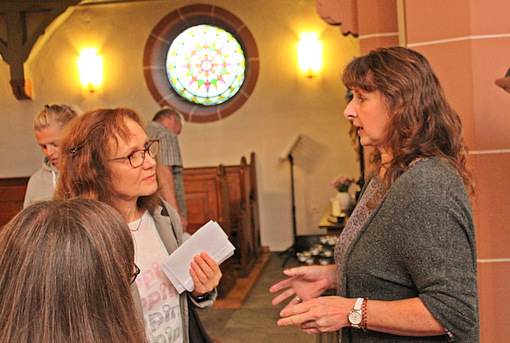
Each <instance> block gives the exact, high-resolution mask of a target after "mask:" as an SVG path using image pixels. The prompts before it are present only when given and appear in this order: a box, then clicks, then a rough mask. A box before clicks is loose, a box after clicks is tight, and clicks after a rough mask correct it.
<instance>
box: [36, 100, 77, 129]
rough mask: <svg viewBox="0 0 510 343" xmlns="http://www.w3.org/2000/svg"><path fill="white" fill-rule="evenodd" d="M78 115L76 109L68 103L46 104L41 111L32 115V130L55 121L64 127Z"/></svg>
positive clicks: (42, 127)
mask: <svg viewBox="0 0 510 343" xmlns="http://www.w3.org/2000/svg"><path fill="white" fill-rule="evenodd" d="M78 115H79V113H78V111H77V110H76V109H75V108H73V107H72V106H69V105H64V104H62V105H56V104H53V105H46V106H44V108H43V109H42V111H41V112H39V114H38V115H36V116H35V117H34V123H33V125H34V130H36V131H40V130H42V129H44V128H45V127H47V126H48V125H50V124H51V123H57V124H59V125H60V127H64V126H65V125H66V124H67V123H68V122H70V121H71V120H72V119H74V118H76V117H77V116H78Z"/></svg>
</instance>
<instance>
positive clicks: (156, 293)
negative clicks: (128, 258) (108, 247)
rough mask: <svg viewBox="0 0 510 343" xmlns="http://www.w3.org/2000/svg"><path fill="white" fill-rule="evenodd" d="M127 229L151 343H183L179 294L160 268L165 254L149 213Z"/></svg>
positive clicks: (130, 224)
mask: <svg viewBox="0 0 510 343" xmlns="http://www.w3.org/2000/svg"><path fill="white" fill-rule="evenodd" d="M129 228H130V230H131V234H132V236H133V239H134V242H135V263H136V265H137V266H138V268H140V270H141V272H140V275H138V277H137V278H136V285H137V286H138V290H139V292H140V298H141V300H142V307H143V316H144V321H145V327H146V330H147V333H148V335H149V337H150V339H151V342H154V343H182V341H183V337H182V318H181V311H180V306H179V293H178V292H177V291H176V290H175V288H174V286H173V285H172V283H171V282H170V280H168V278H167V277H166V275H165V273H163V271H162V270H161V269H160V268H159V265H160V263H161V262H162V261H163V260H164V259H165V258H166V257H167V256H168V253H167V250H166V248H165V246H164V244H163V241H162V240H161V238H160V237H159V234H158V231H157V229H156V223H155V222H154V218H152V216H151V215H150V214H149V211H145V213H144V215H143V216H142V218H141V221H140V220H136V221H134V222H132V223H129ZM137 228H138V230H137Z"/></svg>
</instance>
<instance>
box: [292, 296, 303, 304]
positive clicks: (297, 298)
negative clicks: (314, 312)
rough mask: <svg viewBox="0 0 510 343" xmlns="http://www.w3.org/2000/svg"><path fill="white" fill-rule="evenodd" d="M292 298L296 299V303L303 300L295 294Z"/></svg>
mask: <svg viewBox="0 0 510 343" xmlns="http://www.w3.org/2000/svg"><path fill="white" fill-rule="evenodd" d="M294 299H296V301H297V302H298V303H300V302H303V300H301V298H300V297H298V296H297V295H296V297H295V298H294Z"/></svg>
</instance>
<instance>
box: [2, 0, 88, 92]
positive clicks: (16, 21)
mask: <svg viewBox="0 0 510 343" xmlns="http://www.w3.org/2000/svg"><path fill="white" fill-rule="evenodd" d="M79 2H80V0H53V1H50V0H47V1H45V0H32V1H19V0H3V1H2V3H0V17H3V19H4V22H5V25H6V28H5V29H6V30H5V31H6V37H0V54H2V57H3V60H4V61H5V62H7V64H9V67H10V72H11V88H12V92H13V94H14V96H15V97H16V99H18V100H30V99H32V94H31V93H32V91H31V88H32V87H31V82H30V80H29V79H26V78H25V71H24V68H23V64H24V63H25V61H26V60H27V58H28V56H29V55H30V51H31V50H32V48H33V46H34V44H35V42H36V41H37V39H38V38H39V36H41V35H42V34H44V31H45V30H46V28H47V27H48V25H49V24H50V23H51V22H52V21H53V20H55V18H57V17H58V16H59V15H60V14H62V13H64V11H65V10H66V9H67V8H68V7H69V6H72V5H76V4H77V3H79ZM34 14H37V15H34ZM29 27H31V28H33V29H32V30H31V31H29Z"/></svg>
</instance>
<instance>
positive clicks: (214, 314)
mask: <svg viewBox="0 0 510 343" xmlns="http://www.w3.org/2000/svg"><path fill="white" fill-rule="evenodd" d="M284 258H285V256H281V257H280V256H278V254H274V253H273V254H272V256H271V259H270V261H269V262H268V263H267V265H266V267H265V268H264V270H263V272H262V273H261V275H260V277H259V280H258V281H257V283H256V284H255V287H254V288H253V289H252V291H251V293H250V296H249V297H248V299H247V300H246V302H245V304H244V305H243V307H242V308H240V309H237V310H226V309H214V310H210V311H207V312H200V317H201V318H202V322H203V324H204V326H205V327H206V329H207V331H208V332H209V334H210V336H211V337H212V338H213V339H216V340H218V341H219V342H221V343H261V342H262V343H282V342H283V343H285V342H292V343H312V342H316V336H315V335H307V334H305V333H303V332H301V331H300V330H299V329H296V328H293V327H278V326H277V325H276V322H277V320H278V318H279V315H278V313H279V312H280V310H281V309H282V308H283V306H284V304H281V306H280V305H279V306H273V305H271V299H272V298H273V295H272V294H271V293H269V287H270V286H271V285H272V284H274V283H275V282H277V281H279V280H280V279H281V278H282V277H283V274H282V267H281V264H282V262H283V259H284ZM295 264H296V262H295V260H292V259H291V260H289V262H288V263H287V267H290V266H292V265H295Z"/></svg>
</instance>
